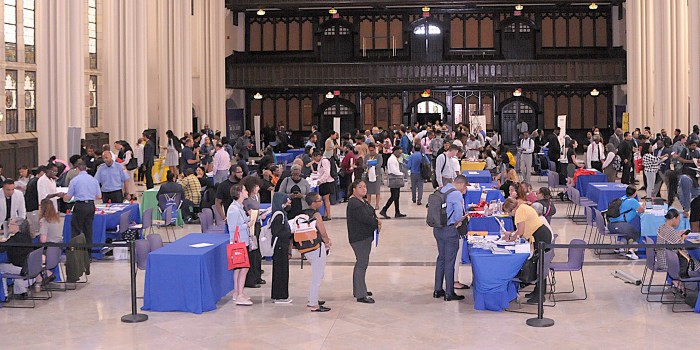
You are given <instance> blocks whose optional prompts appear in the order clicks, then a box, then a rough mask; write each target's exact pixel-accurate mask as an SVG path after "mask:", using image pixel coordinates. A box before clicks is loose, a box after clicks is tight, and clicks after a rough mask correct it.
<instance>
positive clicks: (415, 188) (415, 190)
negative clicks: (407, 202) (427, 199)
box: [411, 172, 424, 203]
mask: <svg viewBox="0 0 700 350" xmlns="http://www.w3.org/2000/svg"><path fill="white" fill-rule="evenodd" d="M423 183H424V181H423V177H422V176H420V172H418V173H413V172H412V173H411V200H412V201H413V202H414V203H415V202H416V200H418V202H422V201H423Z"/></svg>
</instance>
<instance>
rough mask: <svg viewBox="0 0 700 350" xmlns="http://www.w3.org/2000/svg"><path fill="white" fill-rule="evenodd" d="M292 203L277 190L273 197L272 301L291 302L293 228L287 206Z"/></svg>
mask: <svg viewBox="0 0 700 350" xmlns="http://www.w3.org/2000/svg"><path fill="white" fill-rule="evenodd" d="M290 205H291V201H290V199H289V196H287V195H286V194H284V193H280V192H277V193H275V195H274V196H273V197H272V218H271V219H270V230H271V231H272V237H273V241H274V243H275V247H274V252H273V254H272V291H271V292H272V294H271V298H272V302H273V303H275V304H290V303H291V302H292V299H291V298H290V297H289V242H290V238H291V237H292V230H291V228H290V227H289V220H288V218H287V208H288V207H289V206H290Z"/></svg>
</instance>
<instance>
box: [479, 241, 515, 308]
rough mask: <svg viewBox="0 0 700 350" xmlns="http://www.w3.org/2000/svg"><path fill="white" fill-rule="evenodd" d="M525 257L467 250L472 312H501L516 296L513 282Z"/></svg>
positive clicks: (482, 250) (481, 250)
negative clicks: (469, 265) (472, 304)
mask: <svg viewBox="0 0 700 350" xmlns="http://www.w3.org/2000/svg"><path fill="white" fill-rule="evenodd" d="M528 256H529V254H492V253H491V251H488V250H484V249H476V248H471V247H470V248H469V257H470V259H471V262H472V274H473V283H474V309H476V310H491V311H502V310H503V309H505V308H507V307H508V305H509V304H510V302H511V301H512V300H513V299H515V298H517V296H518V283H517V282H514V281H513V279H514V278H515V276H517V275H518V272H519V271H520V269H521V268H522V266H523V263H525V260H527V258H528Z"/></svg>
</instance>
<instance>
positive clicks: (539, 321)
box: [525, 317, 554, 327]
mask: <svg viewBox="0 0 700 350" xmlns="http://www.w3.org/2000/svg"><path fill="white" fill-rule="evenodd" d="M525 323H526V324H527V325H528V326H530V327H551V326H554V320H553V319H551V318H537V317H535V318H528V319H527V321H526V322H525Z"/></svg>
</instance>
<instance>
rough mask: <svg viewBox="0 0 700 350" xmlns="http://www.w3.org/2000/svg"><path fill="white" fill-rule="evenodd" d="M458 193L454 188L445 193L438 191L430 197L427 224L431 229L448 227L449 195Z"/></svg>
mask: <svg viewBox="0 0 700 350" xmlns="http://www.w3.org/2000/svg"><path fill="white" fill-rule="evenodd" d="M453 191H457V190H456V189H454V188H452V189H450V190H448V191H447V192H445V193H442V192H440V190H436V191H435V192H433V194H431V195H430V196H428V216H427V217H426V218H425V222H426V223H427V224H428V226H430V227H436V228H440V227H445V226H447V220H449V218H448V217H447V195H449V194H450V193H452V192H453Z"/></svg>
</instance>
